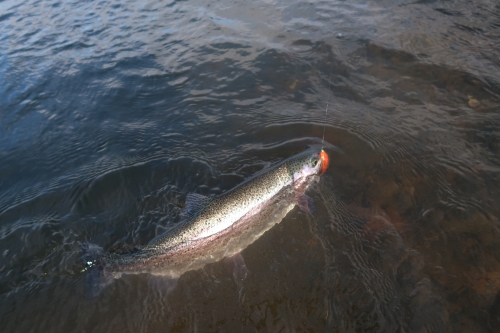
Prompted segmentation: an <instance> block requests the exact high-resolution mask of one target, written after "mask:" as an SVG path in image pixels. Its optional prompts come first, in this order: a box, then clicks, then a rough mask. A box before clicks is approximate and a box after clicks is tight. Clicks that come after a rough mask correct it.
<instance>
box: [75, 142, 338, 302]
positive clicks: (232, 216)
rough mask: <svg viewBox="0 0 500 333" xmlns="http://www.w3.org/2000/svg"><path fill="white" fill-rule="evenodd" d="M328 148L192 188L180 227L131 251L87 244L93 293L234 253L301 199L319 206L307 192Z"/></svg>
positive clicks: (305, 207)
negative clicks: (206, 189) (225, 182)
mask: <svg viewBox="0 0 500 333" xmlns="http://www.w3.org/2000/svg"><path fill="white" fill-rule="evenodd" d="M328 163H329V161H328V155H327V154H326V153H325V151H323V150H319V149H309V150H306V151H304V152H302V153H300V154H297V155H294V156H292V157H290V158H287V159H286V160H284V161H282V162H280V163H277V164H275V165H273V166H271V167H269V168H267V169H264V170H262V171H260V172H259V173H257V174H255V175H254V176H252V177H251V178H249V179H247V180H246V181H244V182H243V183H241V184H240V185H238V186H236V187H234V188H233V189H231V190H229V191H227V192H225V193H223V194H221V195H219V196H215V197H205V196H202V195H200V194H195V193H190V194H188V195H187V197H186V204H185V208H184V211H183V213H182V216H183V217H184V219H183V220H182V221H181V222H180V223H179V224H178V225H177V226H176V228H175V229H173V230H170V231H168V232H166V233H165V234H162V235H160V236H158V237H156V238H154V239H153V240H152V241H151V242H149V244H147V245H145V246H143V247H141V248H139V249H137V250H136V251H134V252H132V253H127V254H113V253H110V254H105V253H104V251H103V250H102V248H100V247H99V246H97V245H94V244H90V243H86V244H84V256H83V259H84V261H85V264H86V266H87V270H88V275H87V283H88V287H90V288H91V293H92V294H95V293H96V292H98V291H99V290H102V288H104V287H105V286H106V285H107V284H109V283H110V282H111V281H112V280H113V279H114V278H119V277H120V276H121V275H122V274H137V273H151V274H155V275H167V276H170V277H173V278H177V277H179V276H180V275H181V274H182V273H184V272H186V271H189V270H195V269H199V268H202V267H203V266H204V265H205V264H207V263H210V262H216V261H219V260H221V259H223V258H226V257H232V256H235V255H237V254H239V252H241V251H242V250H243V249H245V248H246V247H247V246H248V245H250V244H252V243H253V242H254V241H255V240H257V239H258V238H259V237H260V236H261V235H262V234H263V233H264V232H266V231H267V230H269V229H270V228H271V227H272V226H273V225H275V224H276V223H279V222H280V221H281V220H282V219H283V218H284V217H285V215H286V214H287V213H288V212H289V211H290V210H291V209H292V208H293V207H295V205H296V204H297V205H298V206H299V207H301V208H302V209H303V210H305V211H307V212H311V211H312V210H313V205H312V201H311V199H310V198H308V197H307V196H306V195H305V193H304V192H305V191H306V189H307V188H308V187H309V185H310V184H311V183H312V182H313V181H314V180H315V179H317V176H318V175H320V174H322V173H324V172H325V171H326V169H327V167H328Z"/></svg>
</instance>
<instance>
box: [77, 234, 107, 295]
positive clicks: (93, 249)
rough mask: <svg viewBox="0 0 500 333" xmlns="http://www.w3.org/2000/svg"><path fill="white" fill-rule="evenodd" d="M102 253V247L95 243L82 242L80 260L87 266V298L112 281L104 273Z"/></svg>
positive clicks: (104, 265) (104, 264) (104, 266)
mask: <svg viewBox="0 0 500 333" xmlns="http://www.w3.org/2000/svg"><path fill="white" fill-rule="evenodd" d="M104 254H105V253H104V250H103V248H102V247H100V246H98V245H96V244H92V243H88V242H84V243H83V244H82V260H83V262H84V264H85V266H86V267H87V276H86V278H85V294H86V296H87V298H90V299H93V298H96V297H97V296H98V295H99V294H100V293H101V291H102V290H103V289H104V288H105V287H106V286H107V285H108V284H110V283H111V281H112V278H111V277H110V276H109V274H106V270H105V268H106V263H105V261H104Z"/></svg>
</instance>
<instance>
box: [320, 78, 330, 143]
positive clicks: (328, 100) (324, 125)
mask: <svg viewBox="0 0 500 333" xmlns="http://www.w3.org/2000/svg"><path fill="white" fill-rule="evenodd" d="M331 78H332V73H330V76H329V78H328V93H330V81H331ZM329 103H330V94H328V99H327V101H326V109H325V122H326V120H327V119H328V104H329ZM325 122H323V140H321V150H323V148H324V143H325V130H326V124H325Z"/></svg>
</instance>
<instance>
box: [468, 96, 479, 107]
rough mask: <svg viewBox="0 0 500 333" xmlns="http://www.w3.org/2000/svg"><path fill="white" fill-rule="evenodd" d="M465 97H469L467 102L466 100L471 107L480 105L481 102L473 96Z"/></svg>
mask: <svg viewBox="0 0 500 333" xmlns="http://www.w3.org/2000/svg"><path fill="white" fill-rule="evenodd" d="M467 97H468V98H469V102H467V104H469V106H470V107H471V108H473V109H475V108H478V107H480V106H481V103H480V102H479V101H478V100H477V99H475V98H473V97H472V96H467Z"/></svg>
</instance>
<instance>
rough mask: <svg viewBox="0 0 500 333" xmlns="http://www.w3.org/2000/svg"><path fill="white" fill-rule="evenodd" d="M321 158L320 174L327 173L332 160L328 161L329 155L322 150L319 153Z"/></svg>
mask: <svg viewBox="0 0 500 333" xmlns="http://www.w3.org/2000/svg"><path fill="white" fill-rule="evenodd" d="M319 158H320V159H321V171H320V173H321V174H322V173H325V171H326V169H328V164H329V163H330V160H329V159H328V154H327V153H326V152H325V151H324V150H323V149H321V152H320V153H319Z"/></svg>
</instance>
